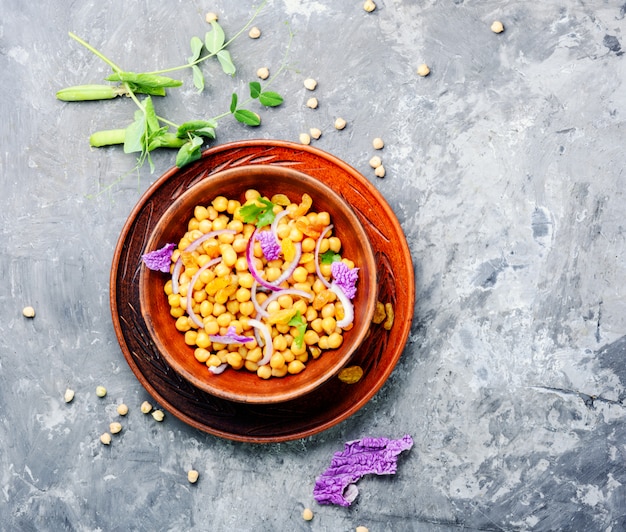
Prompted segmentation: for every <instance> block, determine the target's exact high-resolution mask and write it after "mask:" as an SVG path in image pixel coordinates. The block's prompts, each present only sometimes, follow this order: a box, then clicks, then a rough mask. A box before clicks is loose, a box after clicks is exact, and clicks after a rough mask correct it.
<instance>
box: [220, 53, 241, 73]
mask: <svg viewBox="0 0 626 532" xmlns="http://www.w3.org/2000/svg"><path fill="white" fill-rule="evenodd" d="M217 60H218V61H219V62H220V65H222V70H223V71H224V73H225V74H228V75H230V76H234V75H235V72H236V71H237V69H236V68H235V63H233V59H232V58H231V56H230V52H229V51H228V50H220V51H219V52H217Z"/></svg>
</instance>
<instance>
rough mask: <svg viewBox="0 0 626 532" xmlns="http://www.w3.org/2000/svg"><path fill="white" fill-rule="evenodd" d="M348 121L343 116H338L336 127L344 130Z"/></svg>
mask: <svg viewBox="0 0 626 532" xmlns="http://www.w3.org/2000/svg"><path fill="white" fill-rule="evenodd" d="M346 125H347V122H346V121H345V120H344V119H343V118H337V119H336V120H335V129H338V130H342V129H344V128H345V127H346Z"/></svg>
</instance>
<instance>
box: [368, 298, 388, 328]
mask: <svg viewBox="0 0 626 532" xmlns="http://www.w3.org/2000/svg"><path fill="white" fill-rule="evenodd" d="M386 316H387V313H386V312H385V305H384V304H383V303H381V302H380V301H376V308H375V309H374V317H373V318H372V322H374V323H376V324H379V323H382V322H383V321H385V317H386Z"/></svg>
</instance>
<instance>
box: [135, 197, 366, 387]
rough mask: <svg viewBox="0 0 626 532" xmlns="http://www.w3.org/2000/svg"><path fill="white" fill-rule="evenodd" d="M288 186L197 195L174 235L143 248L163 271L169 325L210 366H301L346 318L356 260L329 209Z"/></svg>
mask: <svg viewBox="0 0 626 532" xmlns="http://www.w3.org/2000/svg"><path fill="white" fill-rule="evenodd" d="M312 207H313V199H312V198H311V196H309V195H308V194H303V195H302V198H301V200H300V202H299V203H295V202H293V201H291V200H290V199H289V198H288V197H287V196H286V195H284V194H276V195H274V196H272V197H271V198H268V197H266V196H263V195H261V193H260V192H259V191H257V190H254V189H250V190H247V191H246V192H245V195H244V203H243V204H242V203H241V202H240V201H238V200H235V199H230V198H227V197H225V196H217V197H216V198H214V199H213V201H212V202H211V203H210V205H208V206H203V205H198V206H196V207H195V208H194V213H193V217H192V218H191V219H190V220H189V221H188V224H187V232H186V233H185V234H184V235H183V236H182V237H181V239H180V241H179V242H178V244H175V243H168V244H166V245H165V246H163V247H162V248H161V249H158V250H155V251H151V252H148V253H146V254H144V255H143V256H142V260H143V262H144V264H145V265H146V267H148V268H149V269H152V270H158V271H162V272H164V273H169V274H170V277H169V278H168V279H167V281H166V282H165V283H164V292H165V294H166V296H167V298H168V303H169V306H170V314H171V315H172V317H173V318H174V319H175V327H176V329H177V330H178V331H180V333H181V334H183V335H184V339H185V343H186V344H187V345H189V346H190V347H191V348H193V354H194V356H195V358H196V360H197V361H198V362H199V363H202V364H206V366H207V367H208V370H209V371H210V372H211V373H212V374H216V375H217V374H220V373H222V372H223V371H224V370H226V369H227V368H232V369H234V370H241V369H245V370H248V371H250V372H255V373H256V374H257V375H258V376H259V377H260V378H262V379H269V378H271V377H284V376H286V375H290V374H291V375H294V374H297V373H300V372H301V371H303V370H304V369H305V367H306V364H307V362H308V361H309V360H310V359H311V358H312V359H316V358H318V357H320V356H321V355H322V353H323V352H324V351H326V350H332V349H337V348H339V347H340V346H341V345H342V343H343V332H344V331H347V330H349V329H351V328H352V325H353V320H354V310H353V305H352V300H353V299H354V297H355V295H356V289H357V288H356V284H357V282H358V277H359V268H358V267H356V266H355V264H354V262H353V261H352V260H350V258H348V257H343V256H342V255H341V253H342V242H341V240H340V239H339V238H338V237H337V235H336V234H335V232H334V231H333V229H334V226H333V224H332V220H331V218H330V214H329V213H328V212H325V211H322V212H315V211H314V210H312Z"/></svg>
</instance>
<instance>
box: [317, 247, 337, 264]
mask: <svg viewBox="0 0 626 532" xmlns="http://www.w3.org/2000/svg"><path fill="white" fill-rule="evenodd" d="M340 260H341V255H338V254H337V253H335V252H334V251H333V250H332V249H329V250H328V251H326V252H324V253H322V255H321V259H320V262H321V263H322V264H332V263H333V262H337V261H340Z"/></svg>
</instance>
